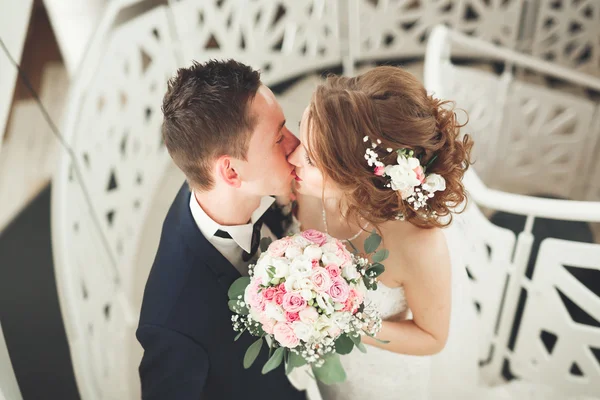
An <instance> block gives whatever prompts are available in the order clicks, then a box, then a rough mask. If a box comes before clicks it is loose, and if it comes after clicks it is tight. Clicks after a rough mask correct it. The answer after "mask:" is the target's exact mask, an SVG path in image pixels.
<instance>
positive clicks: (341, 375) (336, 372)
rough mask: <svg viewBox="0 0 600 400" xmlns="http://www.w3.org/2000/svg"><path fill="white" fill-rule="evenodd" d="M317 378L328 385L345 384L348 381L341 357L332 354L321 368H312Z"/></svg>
mask: <svg viewBox="0 0 600 400" xmlns="http://www.w3.org/2000/svg"><path fill="white" fill-rule="evenodd" d="M312 371H313V374H315V378H317V379H318V380H320V381H321V382H323V383H324V384H326V385H332V384H334V383H340V382H344V381H345V380H346V371H344V367H343V366H342V363H341V362H340V357H339V356H338V355H337V354H332V355H331V356H329V357H327V358H326V359H325V363H324V364H323V365H322V366H321V367H314V366H313V367H312Z"/></svg>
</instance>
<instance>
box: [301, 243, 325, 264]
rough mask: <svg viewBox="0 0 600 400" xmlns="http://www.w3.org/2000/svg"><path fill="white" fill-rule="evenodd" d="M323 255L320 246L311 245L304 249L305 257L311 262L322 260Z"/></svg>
mask: <svg viewBox="0 0 600 400" xmlns="http://www.w3.org/2000/svg"><path fill="white" fill-rule="evenodd" d="M322 254H323V250H321V248H320V247H319V246H317V245H314V244H313V245H310V246H308V247H307V248H305V249H304V255H305V256H306V257H307V258H308V259H309V260H320V259H321V255H322Z"/></svg>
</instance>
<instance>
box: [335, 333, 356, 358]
mask: <svg viewBox="0 0 600 400" xmlns="http://www.w3.org/2000/svg"><path fill="white" fill-rule="evenodd" d="M353 347H354V343H353V341H352V339H350V338H349V337H348V335H341V336H340V337H339V338H337V340H336V341H335V351H336V352H337V353H338V354H350V352H351V351H352V348H353Z"/></svg>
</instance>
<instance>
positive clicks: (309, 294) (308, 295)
mask: <svg viewBox="0 0 600 400" xmlns="http://www.w3.org/2000/svg"><path fill="white" fill-rule="evenodd" d="M300 296H302V298H303V299H304V300H306V301H309V300H310V299H312V298H313V291H312V290H311V289H300Z"/></svg>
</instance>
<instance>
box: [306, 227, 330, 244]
mask: <svg viewBox="0 0 600 400" xmlns="http://www.w3.org/2000/svg"><path fill="white" fill-rule="evenodd" d="M302 237H303V238H304V239H306V240H309V241H311V242H313V243H315V244H318V245H319V246H323V245H324V244H325V243H327V236H326V235H325V234H324V233H323V232H319V231H317V230H315V229H309V230H306V231H304V232H302Z"/></svg>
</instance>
